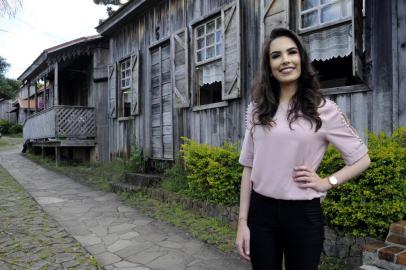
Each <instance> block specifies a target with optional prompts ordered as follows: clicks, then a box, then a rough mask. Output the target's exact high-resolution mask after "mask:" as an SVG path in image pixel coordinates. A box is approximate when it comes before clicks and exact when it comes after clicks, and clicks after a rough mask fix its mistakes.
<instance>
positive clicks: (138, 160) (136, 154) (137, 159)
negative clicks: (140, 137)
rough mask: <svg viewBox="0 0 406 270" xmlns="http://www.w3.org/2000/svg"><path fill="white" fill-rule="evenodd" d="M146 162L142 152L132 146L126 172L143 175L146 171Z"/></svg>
mask: <svg viewBox="0 0 406 270" xmlns="http://www.w3.org/2000/svg"><path fill="white" fill-rule="evenodd" d="M147 165H148V160H147V158H146V157H145V156H144V154H143V152H142V150H141V149H140V148H139V147H138V146H137V145H134V146H133V147H132V150H131V156H130V161H129V163H128V170H129V171H130V172H135V173H145V172H146V171H147Z"/></svg>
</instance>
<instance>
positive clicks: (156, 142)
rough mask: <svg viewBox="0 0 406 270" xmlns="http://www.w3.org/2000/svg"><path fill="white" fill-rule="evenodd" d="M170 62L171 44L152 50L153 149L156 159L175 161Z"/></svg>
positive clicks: (153, 156)
mask: <svg viewBox="0 0 406 270" xmlns="http://www.w3.org/2000/svg"><path fill="white" fill-rule="evenodd" d="M170 60H171V59H170V44H169V42H167V43H164V44H161V45H158V46H156V47H154V48H153V49H151V77H150V78H151V84H150V85H151V99H152V100H151V106H152V108H151V125H152V127H151V129H152V132H151V135H152V138H151V144H152V145H151V149H152V158H154V159H170V160H172V159H173V120H172V81H171V78H172V76H171V68H170V67H171V61H170Z"/></svg>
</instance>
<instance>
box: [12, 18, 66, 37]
mask: <svg viewBox="0 0 406 270" xmlns="http://www.w3.org/2000/svg"><path fill="white" fill-rule="evenodd" d="M16 20H17V21H20V22H21V23H23V24H25V25H27V26H29V27H31V28H33V29H35V30H36V31H38V32H40V33H43V34H46V35H48V36H51V37H53V38H54V39H55V38H56V39H58V41H61V42H64V41H65V39H63V38H61V37H58V36H56V35H54V34H52V33H49V32H46V31H42V30H41V29H38V28H37V27H35V26H33V25H32V24H30V23H27V22H25V21H23V20H21V19H19V18H16Z"/></svg>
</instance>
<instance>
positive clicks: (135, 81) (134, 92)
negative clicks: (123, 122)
mask: <svg viewBox="0 0 406 270" xmlns="http://www.w3.org/2000/svg"><path fill="white" fill-rule="evenodd" d="M139 89H140V54H139V52H136V53H135V54H133V55H132V56H131V115H138V114H139V113H140V109H139V107H140V106H139V100H140V99H139V95H140V91H139Z"/></svg>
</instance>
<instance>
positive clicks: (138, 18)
mask: <svg viewBox="0 0 406 270" xmlns="http://www.w3.org/2000/svg"><path fill="white" fill-rule="evenodd" d="M296 2H297V1H289V2H288V1H283V0H248V1H240V2H239V4H240V7H239V12H240V14H239V16H238V20H239V25H240V27H241V29H240V30H241V40H240V45H241V59H240V63H239V64H240V68H241V70H240V72H241V73H240V74H241V78H240V89H238V94H237V96H238V95H239V97H238V98H232V99H230V100H226V99H227V98H224V99H223V100H224V101H223V102H222V104H221V105H219V106H216V107H215V108H208V107H210V106H208V107H206V108H205V109H199V108H196V107H193V106H194V105H195V103H196V102H195V99H196V97H195V93H196V89H194V88H195V87H196V86H195V83H194V81H196V78H195V75H194V73H195V72H194V70H195V66H194V60H193V59H194V58H193V49H194V48H193V43H194V40H193V32H192V30H193V29H194V26H195V25H196V24H197V23H199V22H202V21H203V20H204V19H205V18H209V17H210V16H211V15H220V14H221V12H222V8H225V7H227V6H228V5H230V4H232V3H235V1H233V0H210V1H205V0H195V1H187V0H162V1H150V2H149V3H148V2H147V3H148V4H146V5H145V6H143V8H142V10H139V13H138V14H136V15H134V16H132V17H131V22H129V23H127V24H124V25H122V26H120V27H119V28H117V29H116V30H114V32H113V33H110V34H109V37H110V53H109V70H113V71H114V70H115V68H116V67H117V63H118V62H119V61H121V60H122V59H125V58H127V57H130V56H131V55H132V54H134V53H136V52H138V53H139V61H140V71H139V72H140V79H139V89H140V92H139V114H138V115H135V116H132V117H129V118H126V119H120V118H119V117H118V116H117V115H115V114H109V137H108V141H107V138H106V141H105V144H106V145H108V144H109V153H110V155H111V156H115V155H119V154H123V155H128V153H129V151H130V149H131V146H133V145H135V144H137V145H138V146H140V147H141V148H142V149H143V151H144V153H146V154H147V155H148V156H153V151H154V150H153V145H154V142H153V139H152V138H153V136H154V134H155V133H154V130H153V128H152V126H153V122H154V108H155V107H154V106H153V105H152V103H151V100H153V95H154V92H153V91H152V90H151V89H152V88H153V83H154V82H153V80H151V76H152V75H151V65H152V64H153V63H152V62H153V59H152V58H153V57H151V49H152V48H154V46H161V45H162V44H163V43H169V46H170V48H171V50H172V53H171V57H172V59H171V61H173V63H172V72H173V71H175V73H176V74H175V73H174V74H172V78H173V79H172V83H173V84H172V85H174V86H175V87H173V89H172V96H174V100H173V111H172V116H171V117H172V123H173V133H172V134H173V149H174V154H176V151H177V150H178V149H179V147H180V143H181V141H180V137H181V136H187V137H189V138H192V139H195V140H197V141H198V142H201V143H209V144H212V145H219V144H221V143H223V142H224V141H233V142H236V141H238V140H242V139H243V134H244V132H243V131H244V130H243V129H244V118H245V110H246V107H247V105H248V103H249V99H250V89H251V85H252V82H253V80H254V78H255V74H256V71H257V68H258V67H259V53H260V47H261V41H262V40H263V38H264V35H267V34H269V33H270V31H271V30H272V28H273V27H277V26H288V25H290V26H294V25H296V23H295V22H294V21H289V20H292V18H295V16H292V15H291V14H289V13H290V12H292V10H295V5H296ZM288 3H289V4H288ZM365 3H366V7H365V10H366V19H365V29H364V33H365V48H366V58H365V59H364V62H365V63H366V68H364V70H363V71H364V74H363V76H364V77H365V85H367V87H365V85H364V86H360V88H359V89H357V87H352V89H350V90H349V91H341V92H340V91H339V92H337V93H333V94H331V93H328V94H326V95H327V96H329V97H330V98H331V99H333V100H335V101H336V102H337V103H338V105H339V106H340V107H341V108H342V110H343V111H344V112H345V113H346V114H347V115H348V117H349V119H350V120H351V123H352V125H353V126H354V127H355V128H356V129H357V130H358V132H359V133H360V135H361V137H363V138H364V139H365V135H366V134H365V130H366V129H369V130H372V131H374V132H379V131H385V132H388V133H391V132H392V130H393V128H395V127H396V126H397V125H399V124H403V125H404V124H405V122H406V120H405V108H404V103H405V99H406V98H405V94H404V92H405V91H402V90H404V89H405V84H406V83H405V79H404V78H403V77H404V76H400V75H399V76H397V77H396V78H395V75H394V70H398V71H397V72H398V74H404V73H405V61H404V59H405V48H404V47H405V45H404V42H405V31H404V30H403V31H402V30H401V29H404V27H403V28H402V25H404V23H405V12H403V13H402V10H403V11H404V10H405V4H404V1H401V0H398V1H397V2H396V1H365ZM394 4H396V5H397V7H396V8H394V6H393V5H394ZM396 10H397V12H398V13H397V14H396V16H398V17H399V20H398V24H400V26H399V25H398V26H397V28H396V27H395V28H396V29H397V32H396V38H395V36H392V34H391V33H392V30H393V27H394V26H393V21H392V17H393V16H392V15H395V14H392V13H393V12H395V11H396ZM378 11H379V13H378ZM223 12H224V11H223ZM224 14H225V16H227V13H224ZM377 14H379V15H377ZM184 29H187V34H186V35H187V36H188V40H189V42H188V44H189V45H188V47H187V49H182V46H181V45H182V42H183V39H184V38H185V34H184V32H182V31H185V30H184ZM233 29H234V28H233ZM235 29H236V28H235ZM233 31H234V30H233ZM175 35H176V37H175ZM383 41H385V42H383ZM394 42H396V48H398V50H397V51H396V53H393V46H394V45H393V44H394ZM402 44H403V45H402ZM228 45H229V44H227V45H226V46H228ZM174 46H175V47H174ZM179 46H180V47H179ZM402 46H403V47H402ZM184 53H186V54H185V59H186V62H184V61H185V59H183V56H182V55H183V54H184ZM175 57H180V58H179V59H182V61H180V62H178V61H177V60H178V59H174V58H175ZM394 58H398V64H394V60H393V59H394ZM179 63H180V64H179ZM231 63H233V68H235V65H236V64H237V62H231ZM185 65H186V66H187V68H186V69H187V71H188V72H189V74H187V73H186V72H184V69H185ZM116 72H117V70H116V71H115V72H112V73H110V74H109V76H110V77H111V78H114V76H116V75H117V74H116ZM182 76H186V78H187V80H186V81H187V85H184V87H181V86H179V85H180V84H181V82H182V80H183V78H185V77H182ZM225 76H227V74H226V75H225ZM226 78H227V79H231V78H232V76H229V77H226ZM388 78H394V79H393V80H390V79H388ZM395 83H396V84H398V92H397V93H398V94H397V95H396V96H394V94H393V89H394V85H395ZM112 87H113V88H114V87H116V86H114V85H113V86H111V87H110V89H113V88H112ZM175 88H176V89H175ZM174 89H175V90H174ZM173 91H175V92H176V91H178V92H177V93H174V92H173ZM187 93H188V94H187ZM223 94H224V93H223ZM182 96H183V97H187V98H184V99H182ZM116 98H118V97H111V96H110V98H109V102H110V103H116V102H117V100H116ZM112 101H113V102H112ZM396 104H398V105H396ZM110 107H111V106H110ZM113 107H114V106H113ZM396 117H397V118H396ZM396 119H397V120H396ZM160 127H162V126H160Z"/></svg>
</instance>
